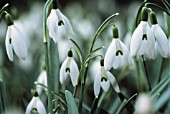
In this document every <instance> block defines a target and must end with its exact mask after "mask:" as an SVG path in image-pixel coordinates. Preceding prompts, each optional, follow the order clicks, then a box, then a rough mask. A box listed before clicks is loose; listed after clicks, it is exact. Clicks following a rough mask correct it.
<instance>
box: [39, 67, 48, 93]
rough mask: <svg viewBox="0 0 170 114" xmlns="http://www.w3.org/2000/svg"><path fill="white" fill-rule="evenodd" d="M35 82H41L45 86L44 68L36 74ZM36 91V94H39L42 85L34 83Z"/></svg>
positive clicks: (45, 75)
mask: <svg viewBox="0 0 170 114" xmlns="http://www.w3.org/2000/svg"><path fill="white" fill-rule="evenodd" d="M37 82H38V83H40V84H43V85H45V86H47V74H46V71H45V70H42V71H41V73H40V74H39V76H38V79H37ZM36 91H37V92H38V94H39V95H40V94H41V92H42V86H40V85H36Z"/></svg>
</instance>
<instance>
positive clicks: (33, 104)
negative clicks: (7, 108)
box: [25, 92, 47, 114]
mask: <svg viewBox="0 0 170 114" xmlns="http://www.w3.org/2000/svg"><path fill="white" fill-rule="evenodd" d="M32 112H36V113H38V114H47V112H46V109H45V107H44V105H43V103H42V101H41V100H40V98H39V97H38V93H37V92H35V93H34V96H33V98H32V100H31V101H30V103H29V104H28V106H27V109H26V112H25V114H32Z"/></svg>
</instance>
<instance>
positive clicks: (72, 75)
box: [70, 57, 79, 87]
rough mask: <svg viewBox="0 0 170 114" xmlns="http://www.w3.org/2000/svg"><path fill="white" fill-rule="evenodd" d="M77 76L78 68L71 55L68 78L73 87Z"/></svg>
mask: <svg viewBox="0 0 170 114" xmlns="http://www.w3.org/2000/svg"><path fill="white" fill-rule="evenodd" d="M78 76H79V69H78V66H77V64H76V62H75V60H74V58H73V57H72V58H71V60H70V78H71V82H72V84H73V86H74V87H75V86H76V85H77V80H78Z"/></svg>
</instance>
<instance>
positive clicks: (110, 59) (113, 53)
mask: <svg viewBox="0 0 170 114" xmlns="http://www.w3.org/2000/svg"><path fill="white" fill-rule="evenodd" d="M118 37H119V36H118V29H117V27H114V28H113V40H112V43H111V44H110V46H109V48H108V50H107V51H106V55H105V61H104V64H105V69H106V70H110V69H111V67H112V66H113V68H114V69H117V68H120V67H122V66H126V65H127V64H133V60H132V58H131V56H130V54H129V50H128V48H127V46H126V45H125V44H124V43H123V42H122V41H121V40H120V39H119V38H118Z"/></svg>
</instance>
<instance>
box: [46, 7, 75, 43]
mask: <svg viewBox="0 0 170 114" xmlns="http://www.w3.org/2000/svg"><path fill="white" fill-rule="evenodd" d="M62 25H64V27H65V28H66V29H67V31H68V32H69V37H72V36H74V32H73V29H72V26H71V24H70V21H69V20H68V18H67V17H66V16H64V15H63V14H62V13H61V12H60V10H59V9H52V10H51V12H50V15H49V16H48V18H47V28H48V30H49V36H50V37H51V38H52V39H53V40H54V42H55V43H56V42H57V41H58V39H59V38H58V36H59V35H58V34H59V33H58V29H60V26H62Z"/></svg>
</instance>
